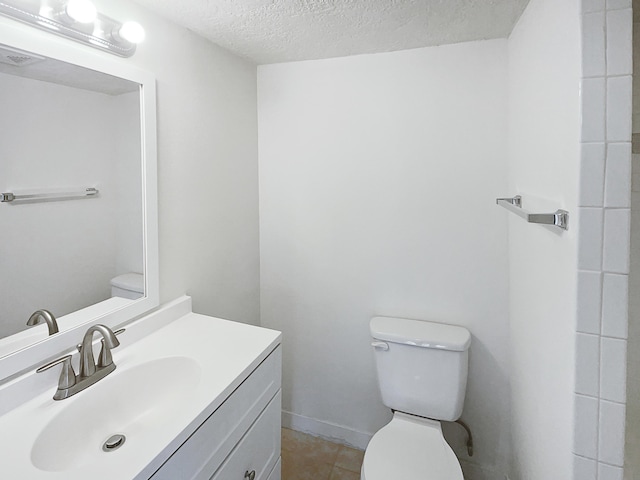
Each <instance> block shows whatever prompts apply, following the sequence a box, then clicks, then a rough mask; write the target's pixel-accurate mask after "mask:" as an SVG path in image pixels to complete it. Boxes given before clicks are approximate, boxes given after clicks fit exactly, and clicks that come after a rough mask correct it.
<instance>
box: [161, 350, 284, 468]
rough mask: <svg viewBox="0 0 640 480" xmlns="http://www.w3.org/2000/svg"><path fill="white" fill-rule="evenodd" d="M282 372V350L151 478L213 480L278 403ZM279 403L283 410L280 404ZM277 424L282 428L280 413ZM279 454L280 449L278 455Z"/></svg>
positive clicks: (241, 387) (273, 353)
mask: <svg viewBox="0 0 640 480" xmlns="http://www.w3.org/2000/svg"><path fill="white" fill-rule="evenodd" d="M281 370H282V350H281V348H280V347H278V348H276V349H275V350H274V351H273V352H272V353H271V354H270V355H269V356H268V357H267V358H266V359H265V360H264V361H263V362H262V363H261V364H260V365H259V366H258V367H257V368H256V369H255V370H254V371H253V372H252V373H251V375H249V377H247V379H246V380H245V381H244V382H242V384H241V385H240V386H239V387H238V388H237V389H236V390H235V391H234V392H233V393H232V394H231V395H230V396H229V397H228V398H227V399H226V400H225V401H224V403H223V404H222V405H220V407H218V409H217V410H216V411H215V412H213V414H212V415H211V416H210V417H209V418H208V419H207V420H205V422H204V423H203V424H202V425H201V426H200V427H198V429H197V430H196V431H195V432H194V433H193V435H191V436H190V437H189V438H188V439H187V441H186V442H184V443H183V444H182V446H181V447H180V448H179V449H178V450H176V452H174V453H173V455H172V456H171V457H170V458H169V459H168V460H167V461H166V462H165V463H164V464H163V465H162V467H160V469H159V470H158V471H156V473H155V474H154V475H153V476H151V480H178V479H179V480H209V479H210V478H211V475H213V473H214V472H216V471H217V470H218V467H219V466H220V465H221V464H222V462H223V461H224V460H225V458H227V456H228V455H229V453H231V451H232V450H233V449H234V447H235V446H236V445H237V443H238V442H239V441H240V439H242V437H243V436H244V435H245V433H246V432H247V430H248V429H249V427H251V425H252V424H253V423H254V421H255V420H256V418H258V416H259V415H260V413H261V412H263V410H264V409H265V407H266V406H267V405H268V404H269V402H271V404H273V403H275V402H272V400H273V399H274V396H275V395H276V393H278V392H279V390H280V386H281V381H282V372H281ZM277 398H278V399H279V398H280V397H279V396H278V397H277ZM277 403H278V406H279V405H280V402H279V400H278V402H277ZM277 420H278V425H279V423H280V412H279V411H278V415H277ZM279 451H280V450H279V447H278V454H279ZM243 474H244V472H243ZM240 480H243V479H242V477H241V478H240Z"/></svg>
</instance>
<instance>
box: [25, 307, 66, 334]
mask: <svg viewBox="0 0 640 480" xmlns="http://www.w3.org/2000/svg"><path fill="white" fill-rule="evenodd" d="M43 318H44V321H45V323H46V324H47V327H48V328H49V335H53V334H54V333H58V332H59V330H58V322H56V317H54V316H53V313H51V312H50V311H49V310H44V309H43V310H36V311H35V312H33V313H32V314H31V316H30V317H29V320H27V325H28V326H30V327H33V326H34V325H38V324H39V323H42V322H41V319H43Z"/></svg>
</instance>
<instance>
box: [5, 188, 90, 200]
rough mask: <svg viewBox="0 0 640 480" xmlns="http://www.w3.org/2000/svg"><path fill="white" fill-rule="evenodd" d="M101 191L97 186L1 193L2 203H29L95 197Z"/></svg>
mask: <svg viewBox="0 0 640 480" xmlns="http://www.w3.org/2000/svg"><path fill="white" fill-rule="evenodd" d="M98 193H100V191H99V190H98V189H97V188H93V187H88V188H85V189H78V190H76V191H59V192H36V193H29V194H17V193H11V192H6V193H0V203H10V202H14V201H15V202H20V201H25V202H29V203H33V202H46V201H51V200H62V199H70V198H84V197H93V196H96V195H98Z"/></svg>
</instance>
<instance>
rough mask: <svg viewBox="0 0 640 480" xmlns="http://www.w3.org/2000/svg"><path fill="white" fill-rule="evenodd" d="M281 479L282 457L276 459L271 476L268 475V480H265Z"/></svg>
mask: <svg viewBox="0 0 640 480" xmlns="http://www.w3.org/2000/svg"><path fill="white" fill-rule="evenodd" d="M281 477H282V457H280V458H279V459H278V463H276V466H275V467H273V470H271V475H269V478H268V479H267V480H280V479H281Z"/></svg>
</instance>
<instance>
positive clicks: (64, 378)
mask: <svg viewBox="0 0 640 480" xmlns="http://www.w3.org/2000/svg"><path fill="white" fill-rule="evenodd" d="M60 363H62V371H61V372H60V379H59V380H58V390H62V389H66V388H69V387H72V386H74V385H75V384H76V372H75V371H74V370H73V365H71V355H65V356H64V357H60V358H57V359H56V360H53V361H52V362H49V363H47V364H46V365H43V366H41V367H40V368H38V369H37V370H36V373H42V372H44V371H45V370H49V369H50V368H51V367H55V366H56V365H58V364H60Z"/></svg>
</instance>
